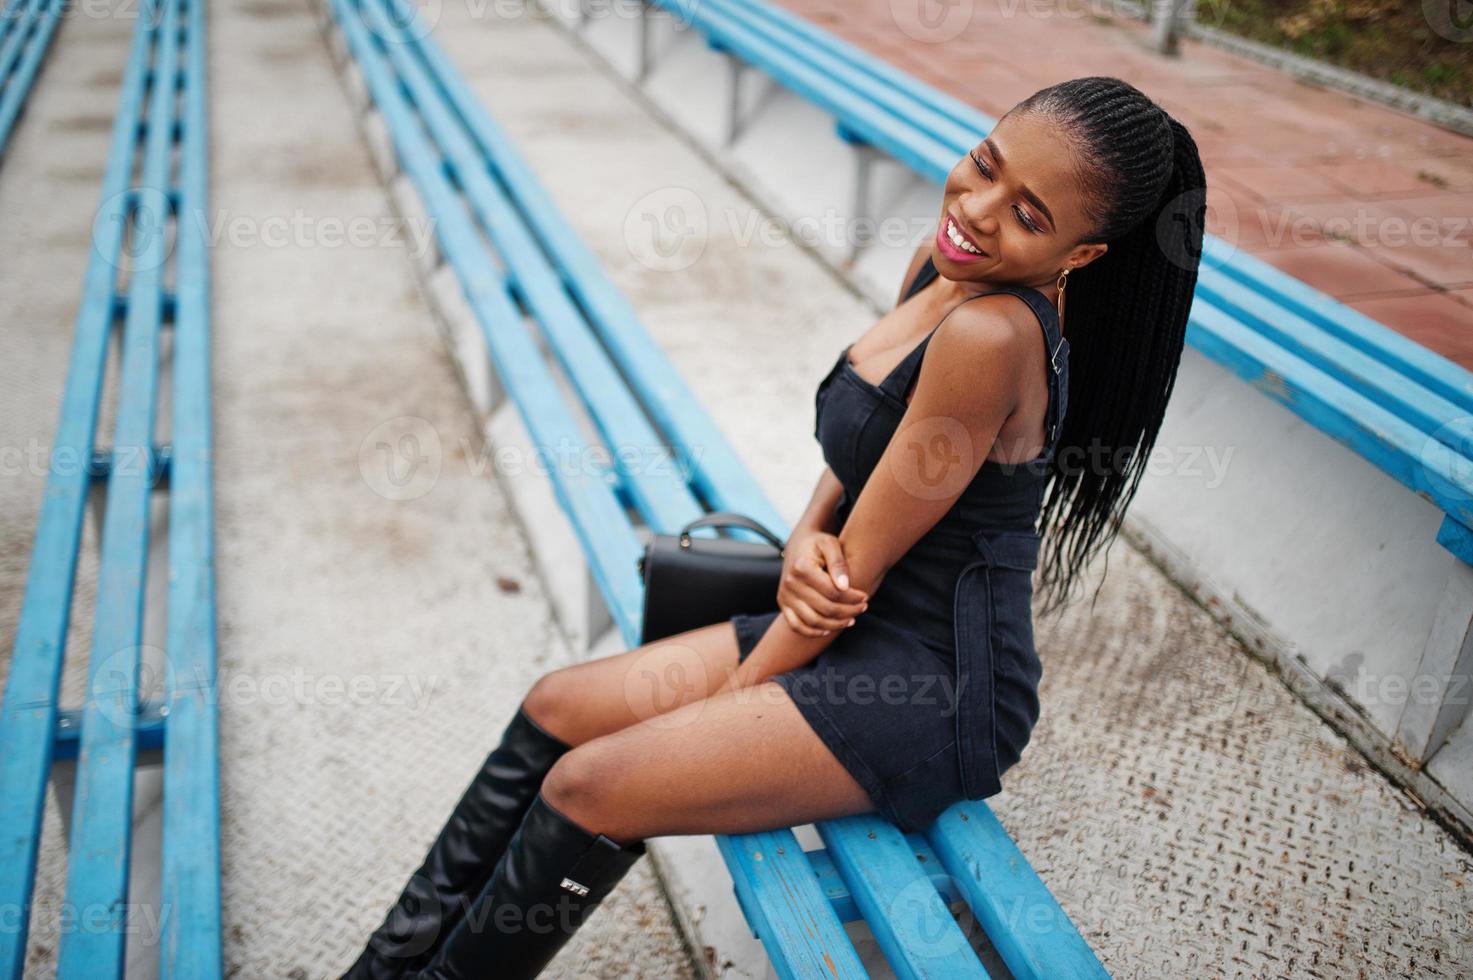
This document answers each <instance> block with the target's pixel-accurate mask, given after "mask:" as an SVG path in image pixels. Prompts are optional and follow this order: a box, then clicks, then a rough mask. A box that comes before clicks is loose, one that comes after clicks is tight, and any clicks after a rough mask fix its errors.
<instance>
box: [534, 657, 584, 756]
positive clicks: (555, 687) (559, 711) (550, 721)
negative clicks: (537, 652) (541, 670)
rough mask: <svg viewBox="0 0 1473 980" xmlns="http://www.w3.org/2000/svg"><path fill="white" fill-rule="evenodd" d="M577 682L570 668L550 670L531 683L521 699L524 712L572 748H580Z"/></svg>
mask: <svg viewBox="0 0 1473 980" xmlns="http://www.w3.org/2000/svg"><path fill="white" fill-rule="evenodd" d="M575 686H576V684H575V681H574V680H573V678H572V677H571V676H570V672H569V668H566V667H563V668H560V669H558V670H553V671H549V672H548V673H546V674H543V675H542V676H541V677H539V678H537V680H536V681H535V682H534V683H533V684H532V687H531V688H530V689H529V690H528V691H527V694H526V696H525V697H523V698H522V710H523V711H525V712H526V713H527V716H528V717H530V718H531V719H532V720H533V721H535V722H536V723H537V724H538V725H540V726H542V728H543V729H544V730H546V731H547V732H549V733H551V734H552V735H554V736H555V737H557V738H560V739H562V740H563V741H564V742H567V743H568V744H569V745H577V744H578V741H579V740H578V739H577V737H576V736H577V734H578V733H577V731H576V729H577V727H578V726H577V719H576V712H575V711H574V710H573V701H574V698H575V695H574V689H575Z"/></svg>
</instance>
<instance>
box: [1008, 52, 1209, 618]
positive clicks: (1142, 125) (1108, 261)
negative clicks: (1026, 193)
mask: <svg viewBox="0 0 1473 980" xmlns="http://www.w3.org/2000/svg"><path fill="white" fill-rule="evenodd" d="M1014 112H1034V113H1039V114H1041V115H1042V116H1044V117H1046V118H1048V119H1049V120H1050V121H1051V122H1053V123H1054V124H1056V125H1057V126H1058V128H1059V131H1060V132H1061V133H1062V134H1063V135H1064V136H1065V137H1066V139H1068V140H1069V141H1070V142H1071V143H1072V144H1073V149H1074V154H1075V156H1074V160H1075V161H1076V177H1077V179H1078V181H1079V185H1080V188H1081V190H1082V192H1083V195H1082V196H1083V197H1084V200H1085V202H1086V203H1085V213H1086V215H1087V217H1088V218H1089V219H1090V228H1091V231H1090V233H1089V234H1088V235H1086V236H1085V237H1083V238H1081V239H1080V242H1104V243H1107V244H1108V245H1109V246H1110V247H1109V249H1108V251H1106V252H1105V254H1104V255H1102V256H1100V257H1099V258H1097V259H1095V260H1094V261H1093V262H1090V263H1088V264H1087V265H1084V266H1081V267H1080V268H1078V269H1075V270H1073V271H1072V272H1070V274H1069V278H1068V284H1067V286H1066V289H1065V293H1064V317H1065V336H1067V337H1068V339H1069V398H1068V411H1067V412H1066V414H1065V418H1064V425H1063V430H1062V431H1061V433H1060V435H1059V443H1058V453H1057V455H1056V456H1055V459H1054V462H1053V464H1052V465H1051V468H1050V469H1051V472H1050V479H1049V482H1048V489H1047V491H1046V499H1045V501H1044V503H1043V510H1042V519H1041V523H1042V525H1043V527H1042V533H1043V537H1044V543H1043V550H1044V556H1043V559H1042V562H1041V566H1042V571H1041V590H1040V592H1041V596H1042V598H1043V604H1042V610H1043V611H1044V612H1045V613H1048V612H1052V611H1055V610H1059V609H1062V608H1063V606H1064V605H1065V604H1066V603H1067V602H1068V600H1069V598H1070V593H1071V591H1072V590H1073V589H1074V586H1075V584H1076V582H1077V580H1078V578H1079V576H1080V574H1081V572H1082V571H1083V569H1084V568H1085V566H1086V565H1087V564H1088V563H1089V561H1090V559H1091V558H1092V557H1093V556H1094V555H1095V554H1096V553H1098V552H1099V551H1101V550H1104V551H1105V552H1106V553H1107V554H1106V570H1108V567H1109V566H1108V550H1109V546H1110V544H1111V543H1113V541H1114V540H1115V538H1116V536H1117V535H1118V534H1119V531H1120V524H1121V521H1122V520H1123V518H1124V516H1125V511H1126V508H1127V507H1129V506H1130V502H1131V500H1132V499H1133V498H1134V496H1135V491H1136V487H1137V485H1138V484H1139V483H1140V478H1141V475H1142V474H1143V473H1144V472H1145V468H1146V462H1147V461H1148V459H1149V458H1150V454H1151V450H1152V448H1153V447H1154V446H1155V443H1156V435H1157V433H1158V432H1159V430H1160V428H1161V420H1162V417H1163V416H1164V415H1165V412H1166V403H1167V400H1168V399H1169V398H1170V397H1171V390H1172V388H1173V387H1174V386H1175V384H1176V373H1177V367H1178V365H1179V364H1180V361H1181V354H1182V346H1183V344H1184V342H1185V339H1186V328H1187V313H1188V311H1189V310H1190V308H1191V305H1192V293H1193V290H1194V289H1195V288H1196V283H1197V267H1198V265H1199V263H1200V260H1201V255H1202V233H1203V220H1204V212H1205V210H1206V184H1207V181H1206V176H1205V174H1204V173H1203V171H1202V161H1201V159H1200V158H1199V156H1198V154H1197V144H1196V142H1195V141H1193V139H1192V137H1191V134H1190V133H1188V132H1187V130H1186V127H1184V126H1182V125H1181V123H1179V122H1177V121H1176V120H1175V119H1173V118H1172V117H1171V116H1170V115H1168V114H1167V113H1166V111H1165V110H1163V109H1162V108H1161V107H1160V106H1158V105H1157V104H1156V103H1155V102H1153V101H1151V99H1150V98H1149V97H1147V96H1146V95H1145V93H1143V92H1141V91H1140V90H1139V89H1137V88H1136V87H1135V86H1133V85H1131V84H1129V83H1128V82H1125V81H1122V80H1121V79H1118V78H1112V77H1109V76H1099V75H1093V76H1088V77H1084V78H1074V79H1070V80H1069V81H1065V82H1060V83H1059V84H1057V85H1053V86H1050V87H1049V88H1045V89H1042V90H1040V91H1039V92H1037V93H1035V94H1034V95H1032V96H1030V97H1028V98H1027V99H1025V100H1024V101H1022V102H1020V103H1019V104H1018V105H1017V106H1015V107H1014V108H1013V109H1012V110H1011V111H1010V113H1009V114H1010V115H1011V114H1012V113H1014ZM1102 584H1103V579H1102ZM1095 595H1096V598H1097V597H1098V589H1096V592H1095Z"/></svg>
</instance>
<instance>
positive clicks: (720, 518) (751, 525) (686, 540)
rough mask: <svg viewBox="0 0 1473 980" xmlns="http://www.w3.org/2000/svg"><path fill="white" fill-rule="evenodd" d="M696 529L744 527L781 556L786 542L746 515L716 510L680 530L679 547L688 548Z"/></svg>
mask: <svg viewBox="0 0 1473 980" xmlns="http://www.w3.org/2000/svg"><path fill="white" fill-rule="evenodd" d="M698 527H744V528H746V529H747V530H748V531H755V532H756V533H757V534H760V535H762V537H764V538H766V539H767V540H768V541H769V542H771V543H772V546H773V547H774V548H776V549H777V550H778V553H779V554H782V552H783V550H784V548H785V547H786V546H787V542H785V541H782V540H779V538H778V536H777V535H776V534H773V533H772V532H771V531H769V530H768V529H767V528H765V527H763V526H762V525H761V524H758V523H757V522H756V521H754V520H752V519H751V518H750V517H748V516H747V515H745V514H737V513H733V512H732V511H729V510H718V511H714V512H713V513H710V514H706V515H705V516H703V517H697V518H696V519H695V520H693V521H691V522H690V523H689V524H687V525H686V526H685V527H683V528H681V529H680V546H681V547H682V548H689V547H690V532H692V531H694V530H695V529H696V528H698Z"/></svg>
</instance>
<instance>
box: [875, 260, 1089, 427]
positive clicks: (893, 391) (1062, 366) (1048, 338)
mask: <svg viewBox="0 0 1473 980" xmlns="http://www.w3.org/2000/svg"><path fill="white" fill-rule="evenodd" d="M926 264H927V265H928V266H930V260H929V259H928V260H927V263H926ZM923 271H924V270H923ZM931 271H932V274H933V277H934V275H935V274H936V272H935V267H934V266H931ZM921 278H922V277H921V276H918V277H917V279H916V281H917V282H920V280H921ZM911 291H912V292H914V291H915V290H914V288H913V289H912V290H911ZM993 293H1012V294H1013V295H1014V296H1018V297H1020V298H1021V299H1022V300H1023V301H1024V302H1025V303H1027V304H1028V306H1029V308H1030V309H1032V310H1033V314H1034V316H1036V317H1037V318H1038V322H1039V324H1040V325H1042V327H1043V337H1044V342H1045V344H1046V345H1047V348H1046V349H1047V354H1048V359H1049V360H1048V392H1049V400H1048V417H1047V420H1046V422H1045V426H1046V433H1047V438H1048V445H1047V446H1046V447H1045V448H1044V453H1043V455H1045V456H1052V455H1053V454H1054V450H1055V447H1056V444H1057V442H1058V436H1059V432H1060V430H1062V429H1063V426H1064V413H1065V412H1066V411H1067V410H1068V407H1069V341H1068V340H1067V339H1066V338H1065V337H1064V335H1063V332H1062V331H1061V330H1060V328H1059V313H1058V310H1056V309H1055V308H1054V304H1052V303H1050V302H1049V301H1048V298H1047V297H1046V296H1044V295H1043V293H1041V292H1039V291H1038V290H1037V289H1034V288H1033V287H1032V286H999V287H998V288H996V289H994V290H990V291H989V292H986V293H978V294H977V295H976V296H969V297H967V299H964V300H962V303H966V302H970V301H971V300H974V299H980V298H981V297H983V296H991V295H992V294H993ZM962 303H958V304H956V306H953V307H952V308H951V309H950V310H947V311H946V314H945V316H942V318H941V320H940V321H938V322H937V324H936V326H934V327H932V328H931V332H930V333H928V334H926V337H925V339H924V340H922V341H921V342H920V343H919V344H917V345H916V347H915V349H914V350H912V351H911V352H910V353H909V354H907V355H906V356H905V360H903V361H901V362H900V364H899V365H898V366H897V367H896V368H895V370H894V371H892V372H891V373H890V376H889V377H888V378H886V379H885V382H884V384H882V385H881V386H880V389H881V390H882V391H884V392H885V393H886V394H888V395H890V396H891V397H892V398H894V399H896V400H897V401H900V402H904V401H905V395H906V392H908V391H910V386H911V382H912V381H913V380H914V379H915V376H916V373H917V372H918V371H919V370H920V366H921V360H922V358H923V357H925V353H926V345H927V344H929V343H930V342H931V338H932V337H933V336H935V335H936V331H937V330H939V329H940V328H941V324H942V323H945V322H946V317H948V316H950V315H951V313H952V311H953V310H955V309H956V308H957V306H961V305H962Z"/></svg>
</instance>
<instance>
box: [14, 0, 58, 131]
mask: <svg viewBox="0 0 1473 980" xmlns="http://www.w3.org/2000/svg"><path fill="white" fill-rule="evenodd" d="M63 5H64V0H9V2H0V159H4V157H5V148H6V147H7V146H9V145H10V134H11V133H12V132H13V131H14V130H15V123H16V120H17V119H19V118H20V114H21V110H23V109H24V108H25V105H26V96H27V95H29V94H30V91H31V84H32V83H33V82H34V81H35V80H36V75H37V73H38V72H40V70H41V62H42V60H44V59H45V57H46V52H47V50H49V49H50V47H51V37H52V35H53V34H55V33H56V25H57V23H58V22H59V21H60V20H61V11H62V7H63Z"/></svg>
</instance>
